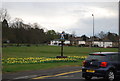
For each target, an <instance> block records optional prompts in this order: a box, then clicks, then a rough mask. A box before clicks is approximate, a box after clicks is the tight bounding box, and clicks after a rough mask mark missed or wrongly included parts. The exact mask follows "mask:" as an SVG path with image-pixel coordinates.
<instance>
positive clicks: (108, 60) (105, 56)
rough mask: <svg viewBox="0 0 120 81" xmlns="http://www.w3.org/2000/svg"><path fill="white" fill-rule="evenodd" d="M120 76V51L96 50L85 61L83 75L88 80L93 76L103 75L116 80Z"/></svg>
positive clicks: (111, 80) (109, 80)
mask: <svg viewBox="0 0 120 81" xmlns="http://www.w3.org/2000/svg"><path fill="white" fill-rule="evenodd" d="M117 76H120V53H118V52H95V53H91V54H89V56H88V57H87V58H86V59H85V60H84V61H83V67H82V77H83V78H85V79H86V80H90V79H92V77H103V78H104V79H106V80H108V81H114V80H115V79H116V77H117Z"/></svg>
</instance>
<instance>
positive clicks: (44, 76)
mask: <svg viewBox="0 0 120 81" xmlns="http://www.w3.org/2000/svg"><path fill="white" fill-rule="evenodd" d="M81 76H82V74H81V67H79V66H77V67H61V68H55V69H48V70H37V71H25V72H17V73H9V74H3V80H2V81H56V79H57V80H58V81H59V80H60V81H85V80H84V78H82V77H81ZM101 80H103V79H102V78H99V79H98V78H93V79H92V81H101Z"/></svg>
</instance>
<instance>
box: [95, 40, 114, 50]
mask: <svg viewBox="0 0 120 81" xmlns="http://www.w3.org/2000/svg"><path fill="white" fill-rule="evenodd" d="M94 45H98V46H99V47H105V48H106V47H112V42H107V41H105V42H103V41H94Z"/></svg>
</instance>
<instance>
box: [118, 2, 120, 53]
mask: <svg viewBox="0 0 120 81" xmlns="http://www.w3.org/2000/svg"><path fill="white" fill-rule="evenodd" d="M118 7H119V8H118V9H119V10H118V11H119V20H118V21H119V28H118V32H119V33H118V34H119V38H118V52H119V53H120V1H119V3H118Z"/></svg>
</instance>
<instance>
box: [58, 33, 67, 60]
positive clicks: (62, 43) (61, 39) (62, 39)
mask: <svg viewBox="0 0 120 81" xmlns="http://www.w3.org/2000/svg"><path fill="white" fill-rule="evenodd" d="M64 35H65V32H64V31H63V32H62V33H61V34H60V41H61V56H57V57H56V58H67V56H64V55H63V46H64V42H65V38H64Z"/></svg>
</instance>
